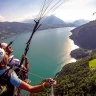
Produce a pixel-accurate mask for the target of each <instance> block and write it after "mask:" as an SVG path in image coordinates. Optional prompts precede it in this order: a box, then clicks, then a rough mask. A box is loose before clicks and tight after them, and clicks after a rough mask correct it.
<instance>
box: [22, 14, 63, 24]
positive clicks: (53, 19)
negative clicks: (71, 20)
mask: <svg viewBox="0 0 96 96" xmlns="http://www.w3.org/2000/svg"><path fill="white" fill-rule="evenodd" d="M43 21H44V22H43ZM41 22H43V24H52V25H53V24H65V22H64V21H63V20H61V19H59V18H58V17H56V16H54V15H51V16H47V17H44V18H42V19H41ZM23 23H32V24H34V19H26V20H24V21H23Z"/></svg>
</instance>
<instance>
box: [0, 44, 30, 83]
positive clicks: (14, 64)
mask: <svg viewBox="0 0 96 96" xmlns="http://www.w3.org/2000/svg"><path fill="white" fill-rule="evenodd" d="M7 46H8V44H7V43H0V48H3V49H4V50H5V51H6V52H7V54H8V57H9V64H8V65H9V66H12V67H13V69H14V70H15V72H16V73H17V75H18V71H17V69H18V66H19V65H20V60H19V59H16V58H14V56H13V55H11V54H12V52H13V49H12V47H11V46H9V47H7ZM22 57H23V59H24V61H25V65H22V66H21V70H22V74H20V75H18V76H19V77H20V78H21V79H22V80H24V81H26V82H27V83H30V82H31V81H30V80H29V79H28V71H29V63H28V58H27V57H26V56H25V55H22ZM19 71H20V69H19Z"/></svg>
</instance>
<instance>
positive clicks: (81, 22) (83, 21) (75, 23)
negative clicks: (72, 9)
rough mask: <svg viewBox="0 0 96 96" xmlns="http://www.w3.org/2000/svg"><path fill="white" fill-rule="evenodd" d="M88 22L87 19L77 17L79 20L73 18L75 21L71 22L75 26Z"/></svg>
mask: <svg viewBox="0 0 96 96" xmlns="http://www.w3.org/2000/svg"><path fill="white" fill-rule="evenodd" d="M88 22H89V21H88V20H84V19H79V20H75V21H74V22H73V24H74V25H76V26H81V25H83V24H86V23H88Z"/></svg>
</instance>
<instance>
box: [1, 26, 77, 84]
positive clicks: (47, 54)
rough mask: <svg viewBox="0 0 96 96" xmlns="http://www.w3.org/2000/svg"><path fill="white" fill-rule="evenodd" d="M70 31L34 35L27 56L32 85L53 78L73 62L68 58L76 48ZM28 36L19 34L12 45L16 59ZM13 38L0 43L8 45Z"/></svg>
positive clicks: (49, 30)
mask: <svg viewBox="0 0 96 96" xmlns="http://www.w3.org/2000/svg"><path fill="white" fill-rule="evenodd" d="M71 29H73V28H72V27H71V28H70V27H69V28H56V29H48V30H43V31H37V32H36V33H35V34H34V36H33V38H32V42H31V44H30V49H29V51H28V54H27V57H28V59H29V64H30V73H31V74H29V78H30V79H31V81H32V82H31V83H32V84H37V83H39V82H40V81H42V80H43V79H42V78H40V77H44V78H48V77H52V78H53V77H54V76H55V74H56V73H57V72H58V71H60V70H61V69H62V67H63V66H64V65H65V64H66V63H68V62H72V61H75V60H74V59H72V58H71V57H70V52H71V51H72V50H73V49H75V48H76V47H77V46H76V45H74V43H73V41H72V40H70V39H69V36H70V35H71V33H70V30H71ZM30 34H31V32H27V33H23V34H21V35H20V36H19V37H18V38H17V39H16V40H15V41H14V43H13V44H12V47H13V50H14V53H13V54H14V55H15V57H16V58H19V59H21V55H22V54H23V53H24V49H25V46H26V42H27V40H28V39H29V37H30ZM14 38H15V36H13V37H11V38H8V39H5V40H2V41H0V42H7V43H9V42H10V41H12V40H13V39H14ZM32 74H36V75H38V76H40V77H38V76H34V75H32Z"/></svg>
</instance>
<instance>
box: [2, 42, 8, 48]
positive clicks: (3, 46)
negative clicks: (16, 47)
mask: <svg viewBox="0 0 96 96" xmlns="http://www.w3.org/2000/svg"><path fill="white" fill-rule="evenodd" d="M7 45H8V44H7V43H0V48H6V47H7Z"/></svg>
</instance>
